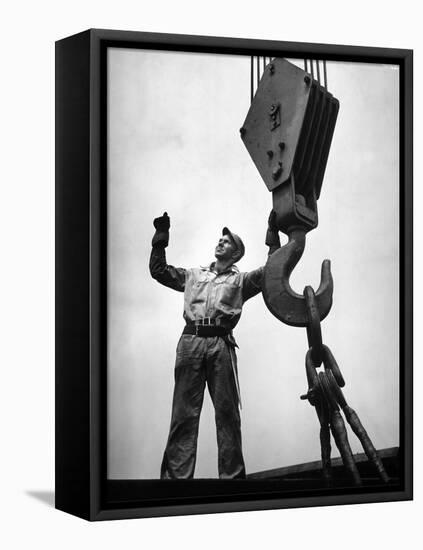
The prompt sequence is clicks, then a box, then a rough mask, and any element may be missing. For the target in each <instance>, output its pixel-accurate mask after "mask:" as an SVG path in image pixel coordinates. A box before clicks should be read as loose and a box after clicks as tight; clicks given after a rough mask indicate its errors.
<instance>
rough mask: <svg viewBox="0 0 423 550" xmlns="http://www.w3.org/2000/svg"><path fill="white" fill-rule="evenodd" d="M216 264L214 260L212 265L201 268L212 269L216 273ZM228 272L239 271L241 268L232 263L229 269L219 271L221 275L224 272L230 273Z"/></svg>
mask: <svg viewBox="0 0 423 550" xmlns="http://www.w3.org/2000/svg"><path fill="white" fill-rule="evenodd" d="M215 264H216V262H212V263H211V264H210V265H205V266H201V269H202V270H203V271H211V272H212V273H216V271H215V270H214V266H215ZM228 272H229V273H239V269H238V267H237V266H236V265H235V264H232V265H231V266H229V267H228V268H227V269H225V271H221V272H220V273H219V275H221V274H222V273H228Z"/></svg>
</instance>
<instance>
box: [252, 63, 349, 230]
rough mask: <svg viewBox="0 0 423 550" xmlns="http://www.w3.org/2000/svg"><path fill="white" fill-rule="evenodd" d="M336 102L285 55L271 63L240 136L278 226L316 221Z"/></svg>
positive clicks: (307, 225)
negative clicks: (269, 195)
mask: <svg viewBox="0 0 423 550" xmlns="http://www.w3.org/2000/svg"><path fill="white" fill-rule="evenodd" d="M338 110H339V101H338V100H337V99H336V98H334V97H333V95H332V94H331V93H330V92H329V91H328V90H327V89H326V88H325V87H324V86H322V85H321V84H320V82H318V81H317V80H315V79H314V78H312V76H311V75H310V74H308V73H307V72H305V71H303V70H302V69H300V68H299V67H297V66H296V65H294V64H292V63H290V62H289V61H287V60H286V59H282V58H276V59H274V60H273V61H271V63H269V64H268V65H267V66H266V68H265V70H264V72H263V76H262V78H261V80H260V83H259V85H258V88H257V91H256V94H255V96H254V98H253V101H252V103H251V106H250V109H249V111H248V114H247V117H246V119H245V122H244V124H243V126H242V128H241V138H242V140H243V142H244V144H245V146H246V148H247V150H248V152H249V153H250V156H251V158H252V160H253V162H254V164H255V165H256V167H257V169H258V171H259V173H260V175H261V177H262V178H263V180H264V183H265V184H266V186H267V188H268V189H269V191H272V193H273V209H274V210H275V212H276V223H277V225H278V227H279V229H280V230H281V231H283V232H285V233H288V232H289V231H290V230H291V229H292V228H294V227H301V228H303V229H305V230H306V231H309V230H310V229H313V228H314V227H316V226H317V221H318V218H317V203H316V200H317V199H318V198H319V196H320V191H321V187H322V182H323V176H324V173H325V169H326V164H327V160H328V156H329V150H330V146H331V142H332V136H333V133H334V130H335V123H336V118H337V115H338Z"/></svg>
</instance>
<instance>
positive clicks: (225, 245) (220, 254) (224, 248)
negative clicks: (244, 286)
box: [214, 235, 237, 262]
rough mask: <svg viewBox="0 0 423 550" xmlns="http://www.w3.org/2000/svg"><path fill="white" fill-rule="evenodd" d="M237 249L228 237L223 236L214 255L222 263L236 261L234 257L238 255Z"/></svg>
mask: <svg viewBox="0 0 423 550" xmlns="http://www.w3.org/2000/svg"><path fill="white" fill-rule="evenodd" d="M236 251H237V248H236V246H235V245H234V243H233V242H232V241H231V239H230V238H229V236H228V235H223V236H222V237H221V238H220V239H219V243H218V245H217V246H216V249H215V252H214V255H215V258H216V259H217V260H220V261H222V262H227V261H229V260H231V261H233V262H234V261H235V258H234V257H233V256H234V255H235V254H236Z"/></svg>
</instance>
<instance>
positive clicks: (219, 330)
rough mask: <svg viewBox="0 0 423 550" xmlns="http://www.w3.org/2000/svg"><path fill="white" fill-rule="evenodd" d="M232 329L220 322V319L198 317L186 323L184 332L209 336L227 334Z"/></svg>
mask: <svg viewBox="0 0 423 550" xmlns="http://www.w3.org/2000/svg"><path fill="white" fill-rule="evenodd" d="M231 332H232V329H231V328H230V327H228V326H225V325H224V324H221V323H220V319H210V318H209V317H206V318H205V319H198V320H197V321H193V322H189V323H187V324H186V325H185V327H184V330H183V333H182V334H195V335H196V336H202V337H204V338H207V337H209V336H227V335H228V334H231Z"/></svg>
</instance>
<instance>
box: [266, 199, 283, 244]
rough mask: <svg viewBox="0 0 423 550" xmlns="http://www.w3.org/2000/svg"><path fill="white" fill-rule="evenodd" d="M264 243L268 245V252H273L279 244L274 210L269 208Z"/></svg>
mask: <svg viewBox="0 0 423 550" xmlns="http://www.w3.org/2000/svg"><path fill="white" fill-rule="evenodd" d="M266 245H267V246H268V247H269V254H273V252H275V250H277V249H278V248H280V246H281V240H280V238H279V229H278V226H277V225H276V212H275V211H274V210H271V211H270V215H269V220H268V225H267V232H266Z"/></svg>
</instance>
